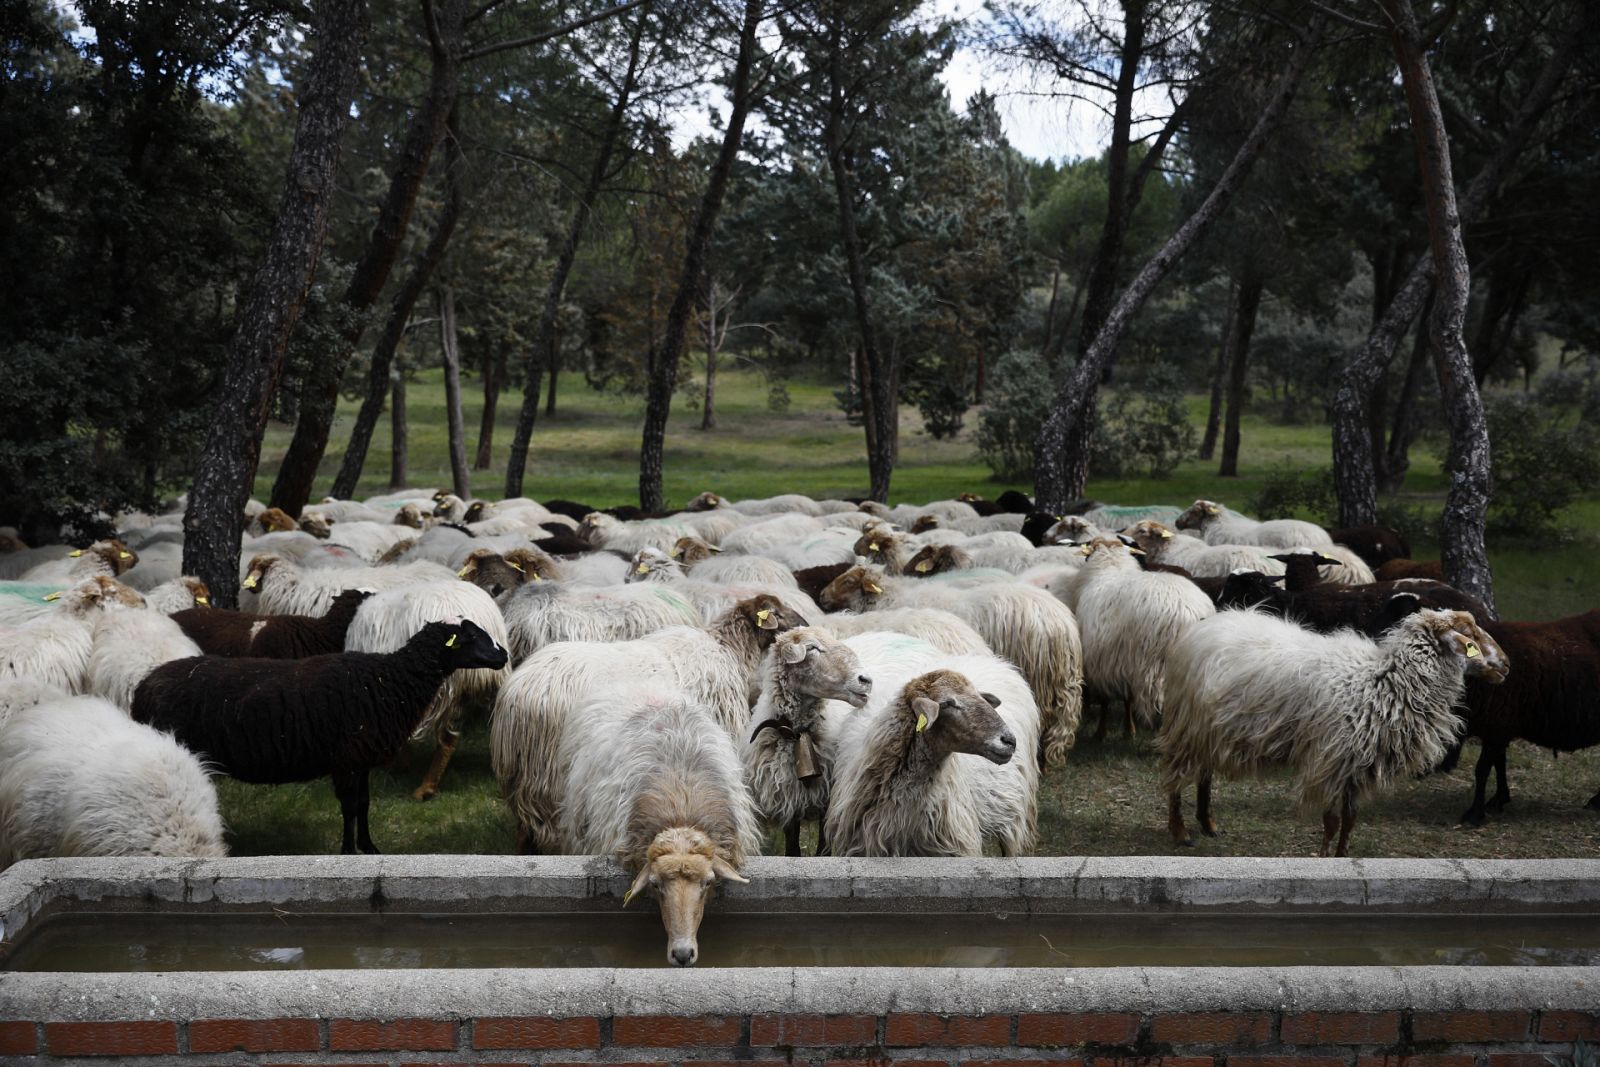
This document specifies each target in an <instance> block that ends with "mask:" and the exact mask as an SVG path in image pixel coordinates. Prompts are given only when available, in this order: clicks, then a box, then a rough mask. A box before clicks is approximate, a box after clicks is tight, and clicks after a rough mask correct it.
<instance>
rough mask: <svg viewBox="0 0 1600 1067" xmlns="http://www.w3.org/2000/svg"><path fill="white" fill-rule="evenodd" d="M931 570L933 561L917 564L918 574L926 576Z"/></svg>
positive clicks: (926, 560) (927, 560)
mask: <svg viewBox="0 0 1600 1067" xmlns="http://www.w3.org/2000/svg"><path fill="white" fill-rule="evenodd" d="M931 570H933V560H931V559H925V560H923V561H922V562H921V563H919V564H917V573H918V574H927V573H928V572H929V571H931Z"/></svg>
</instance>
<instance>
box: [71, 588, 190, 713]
mask: <svg viewBox="0 0 1600 1067" xmlns="http://www.w3.org/2000/svg"><path fill="white" fill-rule="evenodd" d="M198 655H201V650H200V646H199V645H197V644H195V643H194V642H193V641H191V640H189V638H188V637H187V636H186V635H185V634H184V632H183V630H182V629H181V628H180V627H179V626H178V624H177V623H175V622H173V621H172V620H171V619H170V618H168V617H167V616H165V615H163V614H161V613H160V612H158V611H150V610H149V609H148V608H147V609H146V610H144V611H111V612H102V613H100V616H99V618H97V619H96V620H95V625H94V647H93V649H92V650H91V651H90V653H89V665H88V669H87V670H86V671H85V672H84V691H85V692H87V693H90V694H93V695H94V696H97V697H101V698H102V699H104V700H107V701H110V702H111V703H112V704H115V705H116V706H117V707H119V708H121V709H122V710H123V711H126V712H131V711H132V710H133V693H134V690H136V689H138V688H139V683H140V682H142V681H144V679H145V675H147V674H149V673H150V672H151V671H153V670H155V669H156V668H157V667H159V666H161V665H162V664H163V663H169V662H171V661H172V660H175V659H188V658H190V657H191V656H198Z"/></svg>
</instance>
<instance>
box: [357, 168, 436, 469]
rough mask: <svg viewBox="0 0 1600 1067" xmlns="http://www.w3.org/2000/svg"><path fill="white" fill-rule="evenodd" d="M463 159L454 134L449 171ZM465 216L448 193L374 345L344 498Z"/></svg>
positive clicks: (365, 453)
mask: <svg viewBox="0 0 1600 1067" xmlns="http://www.w3.org/2000/svg"><path fill="white" fill-rule="evenodd" d="M460 161H461V149H460V146H459V144H458V143H457V142H456V140H455V138H454V137H451V138H450V139H449V143H448V145H447V146H446V150H445V167H446V169H447V170H449V169H450V168H459V166H460ZM457 180H458V179H457V178H456V177H452V176H450V175H448V174H447V175H446V177H445V185H446V187H447V188H449V187H450V184H451V183H452V182H454V181H457ZM460 218H461V197H460V196H456V195H449V196H446V197H445V202H444V208H443V210H441V211H440V213H439V220H438V221H437V222H436V223H435V224H434V228H433V236H432V237H430V238H429V239H428V243H427V245H426V246H425V247H424V248H423V250H422V253H421V254H420V255H419V256H418V257H417V261H416V262H415V263H414V264H412V266H411V273H410V274H408V275H406V279H405V281H404V282H402V283H401V284H400V288H399V290H398V291H397V292H396V293H395V294H394V299H393V300H392V301H390V303H389V317H388V318H387V319H386V320H385V321H384V324H383V332H382V333H380V334H379V335H378V342H377V344H375V345H373V347H372V366H371V369H370V370H369V371H368V374H367V395H366V396H364V397H363V398H362V400H361V410H360V411H359V412H357V414H356V422H355V426H354V427H352V428H351V430H350V443H349V444H348V445H346V446H345V450H344V460H343V461H342V462H341V463H340V464H339V473H338V475H337V476H336V477H335V478H334V480H333V495H334V496H336V497H338V498H339V499H341V500H346V499H349V498H350V497H352V496H354V495H355V491H356V483H357V482H358V481H360V479H361V468H362V467H363V466H364V465H365V464H366V462H367V449H368V448H369V447H371V444H372V432H373V430H375V429H376V428H377V425H378V418H379V416H381V415H382V414H383V398H384V396H385V395H386V394H387V393H388V392H389V365H390V364H391V363H393V362H394V354H395V352H396V350H398V349H399V347H400V341H401V339H402V338H403V337H404V336H405V331H406V324H407V323H408V322H410V321H411V311H412V309H413V308H415V307H416V304H417V298H418V297H420V296H421V295H422V291H423V290H424V289H425V288H427V285H428V279H429V278H431V277H432V276H433V272H434V269H435V268H437V267H438V266H439V263H440V261H441V260H443V259H444V253H445V249H446V248H448V247H449V245H450V238H451V236H452V235H453V234H454V233H455V228H456V222H457V221H458V220H459V219H460Z"/></svg>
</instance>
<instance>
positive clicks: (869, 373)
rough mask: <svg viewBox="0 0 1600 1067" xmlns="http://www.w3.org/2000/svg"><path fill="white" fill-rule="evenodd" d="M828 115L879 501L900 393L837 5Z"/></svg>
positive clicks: (874, 494)
mask: <svg viewBox="0 0 1600 1067" xmlns="http://www.w3.org/2000/svg"><path fill="white" fill-rule="evenodd" d="M829 18H830V20H831V21H830V37H829V52H828V94H829V96H828V118H827V123H826V129H825V130H824V132H823V136H824V139H825V141H826V147H827V154H828V168H829V170H830V171H831V172H832V174H833V191H834V199H835V200H837V201H838V208H839V233H840V237H841V238H842V240H843V243H844V249H845V263H846V269H847V272H848V274H849V278H850V294H851V297H852V299H853V306H854V309H855V317H856V331H857V333H858V334H859V335H860V339H861V343H860V345H859V347H858V354H859V358H858V361H857V370H858V372H859V374H860V379H861V415H862V423H863V424H864V426H865V428H866V438H867V476H868V482H869V485H868V489H867V495H868V496H869V497H870V498H871V499H873V500H877V501H880V502H882V501H887V500H888V499H889V481H890V478H891V477H892V476H893V474H894V454H895V441H894V438H895V434H896V431H897V430H898V427H899V417H900V410H899V394H898V392H896V390H895V387H894V383H895V377H896V375H895V373H894V368H893V366H892V363H893V359H892V358H887V359H886V358H885V356H884V353H883V351H882V350H881V349H880V348H879V339H878V337H877V333H876V330H875V329H874V326H873V321H872V307H871V300H870V297H869V295H868V292H867V266H866V257H865V254H864V253H863V251H862V248H861V235H860V233H859V231H858V230H857V228H856V207H855V190H854V189H853V188H852V186H851V182H850V166H849V161H848V160H847V159H846V154H847V152H848V148H847V147H846V145H845V143H844V132H843V125H844V108H845V86H844V73H843V54H842V53H843V48H844V42H843V36H844V26H843V23H844V14H843V12H842V11H841V9H840V7H839V5H838V4H835V5H833V6H832V7H831V8H830V9H829Z"/></svg>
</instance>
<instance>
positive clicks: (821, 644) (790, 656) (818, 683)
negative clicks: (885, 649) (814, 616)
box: [772, 626, 872, 708]
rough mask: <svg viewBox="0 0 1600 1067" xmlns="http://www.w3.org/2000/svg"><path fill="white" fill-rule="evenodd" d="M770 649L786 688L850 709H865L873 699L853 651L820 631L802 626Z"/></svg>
mask: <svg viewBox="0 0 1600 1067" xmlns="http://www.w3.org/2000/svg"><path fill="white" fill-rule="evenodd" d="M772 648H773V653H772V654H773V655H774V656H775V657H777V660H778V662H779V663H780V664H782V665H783V666H782V670H783V672H784V675H785V676H786V678H787V679H788V683H789V686H790V687H791V688H792V689H794V690H795V691H796V692H798V693H800V694H801V695H802V696H808V697H816V698H818V699H820V700H843V701H845V702H846V703H848V704H849V705H850V706H851V707H853V708H861V707H865V706H866V704H867V699H868V698H869V697H870V696H872V678H871V676H869V675H866V674H862V673H861V661H860V660H859V659H857V658H856V654H855V650H853V649H852V648H851V647H850V646H849V645H847V644H845V643H844V642H843V641H840V640H838V639H837V638H835V637H832V636H831V635H829V634H826V633H824V632H823V631H821V630H813V629H811V628H810V627H807V626H802V627H799V628H797V629H793V630H790V631H788V632H787V633H783V634H779V635H778V636H777V637H776V638H775V639H774V640H773V645H772Z"/></svg>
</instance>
